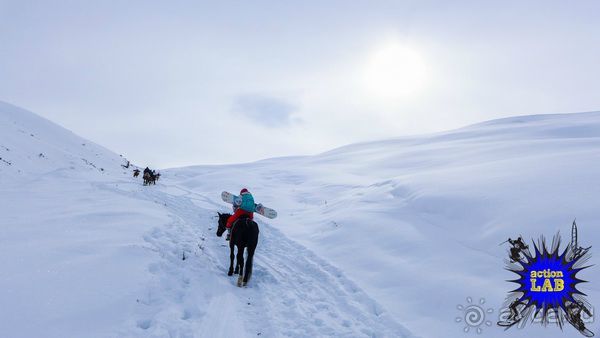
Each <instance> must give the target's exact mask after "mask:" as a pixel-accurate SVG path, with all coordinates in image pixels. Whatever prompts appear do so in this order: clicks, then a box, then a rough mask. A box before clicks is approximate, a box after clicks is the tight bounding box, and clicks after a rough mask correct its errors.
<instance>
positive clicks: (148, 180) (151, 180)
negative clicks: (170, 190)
mask: <svg viewBox="0 0 600 338" xmlns="http://www.w3.org/2000/svg"><path fill="white" fill-rule="evenodd" d="M149 184H156V176H154V175H153V174H152V173H150V172H145V173H144V185H149Z"/></svg>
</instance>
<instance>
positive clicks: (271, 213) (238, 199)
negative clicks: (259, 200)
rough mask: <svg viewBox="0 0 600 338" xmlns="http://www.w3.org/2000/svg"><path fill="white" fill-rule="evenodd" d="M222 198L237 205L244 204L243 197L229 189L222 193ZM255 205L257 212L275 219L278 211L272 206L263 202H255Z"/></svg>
mask: <svg viewBox="0 0 600 338" xmlns="http://www.w3.org/2000/svg"><path fill="white" fill-rule="evenodd" d="M221 199H222V200H223V202H227V203H229V204H233V205H235V206H239V205H241V204H242V197H240V196H237V195H234V194H232V193H230V192H227V191H223V192H222V193H221ZM254 206H255V208H256V210H255V212H256V213H257V214H259V215H262V216H265V217H266V218H270V219H274V218H275V217H277V211H275V210H273V209H271V208H267V207H265V206H263V205H262V204H255V205H254Z"/></svg>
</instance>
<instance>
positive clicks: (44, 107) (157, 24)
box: [0, 0, 600, 167]
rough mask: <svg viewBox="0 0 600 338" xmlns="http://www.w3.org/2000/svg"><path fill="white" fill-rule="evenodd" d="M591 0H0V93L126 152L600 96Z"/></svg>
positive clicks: (598, 39)
mask: <svg viewBox="0 0 600 338" xmlns="http://www.w3.org/2000/svg"><path fill="white" fill-rule="evenodd" d="M599 18H600V1H549V0H545V1H522V0H521V1H348V0H340V1H323V0H321V1H307V0H303V1H281V0H274V1H177V0H174V1H149V0H143V1H131V0H129V1H107V0H103V1H27V0H15V1H5V0H0V100H2V101H6V102H9V103H12V104H15V105H17V106H21V107H24V108H27V109H29V110H32V111H34V112H36V113H37V114H40V115H42V116H44V117H46V118H49V119H51V120H53V121H54V122H57V123H59V124H61V125H63V126H65V127H67V128H68V129H71V130H73V131H74V132H76V133H77V134H79V135H81V136H83V137H86V138H89V139H91V140H93V141H95V142H97V143H99V144H102V145H104V146H106V147H108V148H110V149H112V150H114V151H115V152H117V153H119V154H123V155H124V156H126V157H128V158H129V159H131V160H132V161H134V162H135V163H137V164H140V165H147V164H148V165H151V166H156V167H173V166H183V165H192V164H213V163H235V162H246V161H254V160H258V159H262V158H268V157H275V156H285V155H302V154H313V153H317V152H321V151H325V150H329V149H331V148H333V147H337V146H341V145H344V144H348V143H354V142H360V141H366V140H373V139H383V138H390V137H397V136H403V135H407V134H415V133H425V132H431V131H440V130H445V129H451V128H455V127H460V126H463V125H465V124H469V123H475V122H479V121H483V120H487V119H492V118H498V117H504V116H511V115H522V114H539V113H559V112H580V111H592V110H600V94H599V93H600V64H599V62H600V20H599Z"/></svg>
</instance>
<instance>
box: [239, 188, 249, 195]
mask: <svg viewBox="0 0 600 338" xmlns="http://www.w3.org/2000/svg"><path fill="white" fill-rule="evenodd" d="M245 192H249V191H248V189H246V188H244V189H242V190H240V195H241V194H243V193H245Z"/></svg>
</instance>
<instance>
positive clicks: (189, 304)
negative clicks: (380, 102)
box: [0, 103, 600, 337]
mask: <svg viewBox="0 0 600 338" xmlns="http://www.w3.org/2000/svg"><path fill="white" fill-rule="evenodd" d="M0 133H1V135H2V137H1V138H0V157H2V160H0V190H1V194H0V214H1V216H0V220H1V222H0V225H1V226H2V232H1V233H0V257H2V266H1V269H0V271H2V272H1V274H0V298H1V299H2V303H3V306H2V307H1V310H0V318H2V320H1V321H0V336H10V337H32V336H45V337H64V336H77V337H106V336H155V337H163V336H180V337H187V336H197V337H219V336H257V335H258V334H260V336H262V337H277V336H297V337H306V336H348V337H355V336H389V337H400V336H403V335H405V336H410V334H409V333H408V331H407V330H406V329H404V327H406V328H408V329H409V330H410V331H411V332H413V333H415V334H416V335H418V336H422V337H463V336H469V335H474V336H476V333H475V332H474V329H471V331H470V332H469V333H466V334H465V333H463V331H462V330H463V327H464V323H457V322H456V321H455V319H456V317H460V316H461V315H462V313H461V311H460V310H458V309H457V305H465V304H467V303H468V301H467V298H468V297H471V298H472V300H473V302H478V301H479V300H480V299H482V298H483V299H485V304H484V307H485V308H493V309H494V313H493V314H489V315H488V318H489V320H490V321H491V322H495V321H496V320H497V315H498V308H499V307H500V305H501V303H502V301H503V300H504V297H505V294H506V292H507V291H509V290H511V289H512V288H513V287H514V286H513V285H511V284H509V283H507V282H505V280H507V279H511V278H512V277H513V275H511V273H509V272H507V271H505V270H504V262H503V259H504V258H505V256H506V255H507V253H506V246H499V245H498V244H499V243H500V242H502V241H504V240H506V239H507V238H508V237H509V236H511V237H514V236H516V235H518V234H522V235H523V236H524V237H525V238H526V239H530V238H537V237H538V236H539V235H542V234H545V235H546V236H547V237H550V236H552V235H553V234H554V233H555V232H557V231H559V230H560V231H561V232H562V233H563V234H564V235H568V234H569V231H570V223H571V221H572V220H573V218H575V217H577V219H578V223H579V232H580V241H581V242H582V244H584V245H593V246H595V245H596V243H598V240H599V238H598V236H599V233H598V231H597V230H596V229H597V225H596V224H598V222H599V221H600V212H598V210H597V209H598V208H597V205H598V204H597V202H596V201H597V198H598V196H600V194H599V193H600V184H599V183H600V178H599V176H598V172H600V171H599V169H600V161H599V158H598V154H599V151H600V113H583V114H564V115H543V116H525V117H515V118H509V119H502V120H495V121H489V122H485V123H481V124H478V125H473V126H469V127H466V128H462V129H459V130H454V131H449V132H445V133H437V134H433V135H423V136H415V137H405V138H399V139H395V140H385V141H379V142H371V143H363V144H356V145H350V146H347V147H343V148H340V149H336V150H333V151H330V152H327V153H324V154H320V155H317V156H307V157H290V158H277V159H271V160H265V161H260V162H255V163H248V164H240V165H227V166H197V167H188V168H178V169H169V170H164V171H162V173H163V177H162V178H161V180H160V181H159V182H158V184H157V185H156V186H150V187H143V186H142V185H141V180H140V179H134V178H132V177H131V170H130V169H124V168H122V167H121V165H122V164H124V163H126V159H124V158H123V157H120V156H119V155H116V154H114V153H112V152H110V151H108V150H106V149H104V148H102V147H100V146H97V145H95V144H93V143H91V142H89V141H87V140H85V139H82V138H80V137H78V136H76V135H74V134H72V133H71V132H69V131H66V130H64V129H63V128H60V127H58V126H56V125H54V124H53V123H51V122H49V121H46V120H44V119H42V118H40V117H38V116H36V115H34V114H32V113H29V112H26V111H23V110H21V109H18V108H16V107H14V106H10V105H8V104H1V103H0ZM40 154H42V155H41V156H40ZM9 163H10V164H9ZM242 187H247V188H249V189H250V190H251V191H252V192H253V193H254V196H255V199H256V200H257V201H260V202H262V203H263V204H265V205H267V206H270V207H272V208H274V209H276V210H277V211H278V212H279V217H278V218H277V219H275V220H266V219H264V218H260V223H259V225H260V227H261V235H260V239H259V246H258V248H257V254H256V258H255V269H254V275H253V279H252V281H251V282H250V285H249V287H248V288H245V289H239V288H237V287H236V286H235V283H234V279H233V278H229V277H227V276H226V268H227V266H228V248H227V247H225V241H224V240H223V239H222V238H217V237H216V236H215V234H214V232H215V230H216V229H215V223H216V220H215V219H214V215H215V212H216V211H227V210H228V206H227V205H225V204H224V203H222V202H221V201H220V192H221V191H222V190H229V191H231V192H236V191H237V190H239V189H240V188H242ZM592 250H593V249H592ZM184 255H185V257H186V259H185V260H183V259H182V258H183V256H184ZM592 263H593V261H592ZM596 270H597V269H595V268H591V269H589V270H587V271H585V272H584V273H583V274H582V275H583V277H584V279H587V280H589V281H591V283H588V284H586V285H584V286H582V287H581V289H582V290H583V291H584V292H586V293H588V294H589V300H590V301H591V303H592V304H597V300H598V292H597V288H596V287H595V283H596V281H598V280H600V279H599V278H598V277H600V275H599V274H598V272H597V271H596ZM597 328H598V325H597V324H593V325H592V326H591V329H592V330H593V331H598V330H597ZM492 335H493V336H497V337H498V336H507V337H508V336H510V337H526V336H527V337H531V336H541V335H544V336H546V337H566V336H570V337H571V336H576V335H578V333H577V332H576V331H575V330H574V329H572V328H571V327H567V328H565V330H564V331H561V330H560V329H558V328H557V327H554V326H549V327H547V328H543V327H539V325H534V326H531V325H530V326H528V327H526V328H525V329H523V330H517V329H511V330H510V331H507V332H505V331H503V330H502V329H501V328H499V327H496V326H495V325H492V326H491V327H488V326H485V324H484V326H483V336H485V337H489V336H492Z"/></svg>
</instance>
